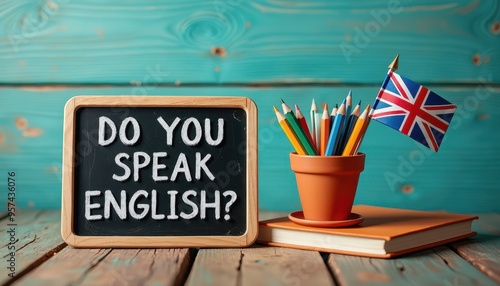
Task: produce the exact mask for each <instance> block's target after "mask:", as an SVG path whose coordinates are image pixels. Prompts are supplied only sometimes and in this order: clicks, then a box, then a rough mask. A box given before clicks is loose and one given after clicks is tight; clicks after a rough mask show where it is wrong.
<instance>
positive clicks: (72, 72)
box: [0, 0, 500, 84]
mask: <svg viewBox="0 0 500 286" xmlns="http://www.w3.org/2000/svg"><path fill="white" fill-rule="evenodd" d="M1 10H2V12H1V14H0V15H1V16H2V17H1V19H2V20H1V21H0V31H1V32H0V37H1V38H2V39H4V40H3V41H1V42H0V50H1V51H2V53H1V54H0V61H1V62H2V64H3V65H2V66H3V67H4V72H2V73H1V74H0V82H1V83H56V82H59V83H121V84H129V83H130V82H149V83H151V82H155V83H167V84H181V83H182V84H184V83H249V82H251V83H262V82H274V83H288V82H291V81H295V82H342V83H346V82H347V83H349V82H351V83H352V82H358V83H379V82H381V81H382V78H381V73H384V72H385V67H386V66H387V65H388V64H389V63H390V61H391V60H392V59H393V57H394V55H395V54H396V53H400V54H401V60H402V62H401V65H400V69H401V70H402V71H403V72H407V73H409V75H411V76H412V77H414V78H415V79H418V80H421V81H425V82H440V83H443V82H478V77H479V76H480V75H485V74H486V75H488V74H491V75H492V77H493V80H494V81H495V82H498V81H499V80H500V50H499V49H497V47H498V46H499V44H500V37H499V36H498V35H499V29H500V28H499V14H500V12H499V11H500V7H499V6H498V5H497V4H496V2H495V1H480V2H475V1H470V0H456V1H448V2H446V3H441V2H433V1H426V2H425V3H421V2H419V3H415V2H412V1H389V2H388V1H386V0H378V1H367V2H361V3H357V4H356V5H352V4H348V3H346V2H343V1H328V0H315V1H296V2H293V3H292V4H291V3H288V2H287V1H271V0H258V1H242V0H232V1H222V0H221V1H202V0H199V1H182V0H175V1H174V0H171V1H165V2H158V1H154V0H148V1H141V2H140V4H139V3H135V2H127V3H123V2H122V1H106V2H105V3H100V2H95V1H89V0H84V1H78V2H72V1H68V0H53V1H41V2H36V1H35V2H30V1H26V2H23V3H22V4H19V3H18V2H17V1H5V2H4V3H2V9H1ZM110 11H113V15H112V16H110ZM422 19H425V21H422ZM478 19H482V20H481V21H479V20H478ZM367 67H369V68H367ZM149 71H152V73H153V76H151V75H148V72H149Z"/></svg>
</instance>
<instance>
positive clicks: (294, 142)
mask: <svg viewBox="0 0 500 286" xmlns="http://www.w3.org/2000/svg"><path fill="white" fill-rule="evenodd" d="M273 108H274V112H275V113H276V117H277V118H278V122H279V124H280V126H281V129H283V132H285V135H286V137H287V138H288V140H289V141H290V143H292V146H293V148H294V149H295V151H296V152H297V154H299V155H306V154H307V153H306V151H305V149H304V147H302V144H300V142H299V139H298V138H297V135H295V133H294V132H293V130H292V127H291V126H290V124H289V123H288V121H287V120H286V118H285V116H284V115H283V114H281V112H279V111H278V109H277V108H276V107H275V106H273Z"/></svg>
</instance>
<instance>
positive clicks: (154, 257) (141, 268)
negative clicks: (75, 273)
mask: <svg viewBox="0 0 500 286" xmlns="http://www.w3.org/2000/svg"><path fill="white" fill-rule="evenodd" d="M75 251H78V250H75ZM189 260H190V258H189V250H188V249H113V250H112V251H111V252H110V253H109V254H108V255H106V257H105V258H104V259H102V260H100V261H99V263H98V264H97V265H96V267H93V268H92V269H90V271H88V272H87V273H85V275H84V276H82V277H81V279H80V280H79V282H78V283H77V285H96V284H101V283H102V284H105V285H158V284H159V283H160V284H162V285H180V284H181V283H182V282H183V281H184V279H185V277H186V276H187V271H188V270H189V269H188V266H189V263H190V262H189ZM135 269H136V270H137V271H134V270H135Z"/></svg>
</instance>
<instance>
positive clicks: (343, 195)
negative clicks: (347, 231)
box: [290, 153, 365, 221]
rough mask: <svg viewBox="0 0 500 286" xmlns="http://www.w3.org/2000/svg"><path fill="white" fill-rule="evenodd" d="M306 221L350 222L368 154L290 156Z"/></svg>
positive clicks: (293, 154)
mask: <svg viewBox="0 0 500 286" xmlns="http://www.w3.org/2000/svg"><path fill="white" fill-rule="evenodd" d="M290 166H291V168H292V170H293V171H294V172H295V177H296V180H297V187H298V191H299V197H300V203H301V205H302V211H303V212H304V218H305V219H307V220H315V221H339V220H347V219H348V218H349V215H350V214H351V208H352V204H353V202H354V197H355V195H356V189H357V187H358V180H359V174H360V173H361V172H362V171H363V169H364V166H365V154H362V153H361V154H358V155H354V156H306V155H297V153H290Z"/></svg>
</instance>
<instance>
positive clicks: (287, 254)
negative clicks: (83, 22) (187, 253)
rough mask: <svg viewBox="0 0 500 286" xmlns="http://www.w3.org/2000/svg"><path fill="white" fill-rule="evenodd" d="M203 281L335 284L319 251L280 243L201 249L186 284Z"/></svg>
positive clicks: (248, 283)
mask: <svg viewBox="0 0 500 286" xmlns="http://www.w3.org/2000/svg"><path fill="white" fill-rule="evenodd" d="M222 261H223V263H221V262H222ZM201 284H203V285H243V286H245V285H334V284H333V280H332V278H331V277H330V273H329V272H328V270H327V268H326V267H325V265H324V262H323V260H322V258H321V256H320V254H319V253H318V252H314V251H306V250H298V249H288V248H280V247H252V248H245V249H201V250H200V251H199V252H198V255H197V257H196V260H195V263H194V265H193V268H192V270H191V273H190V275H189V277H188V280H187V281H186V285H201Z"/></svg>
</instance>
